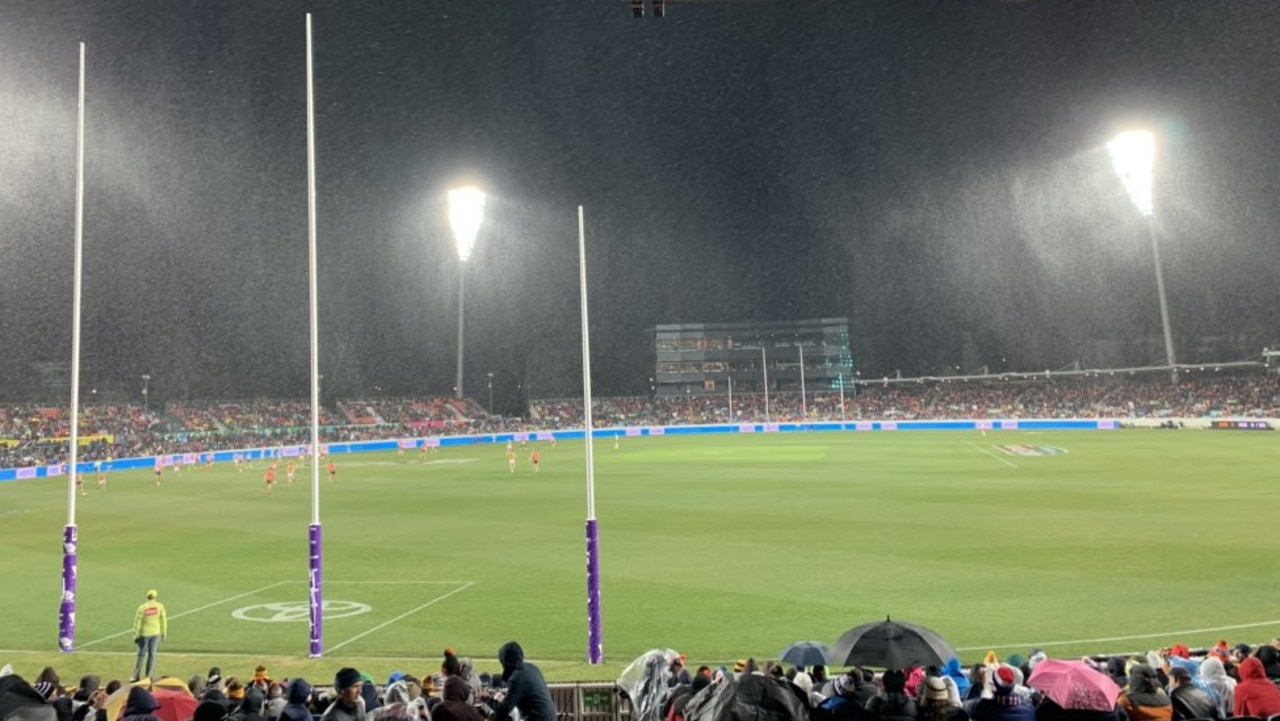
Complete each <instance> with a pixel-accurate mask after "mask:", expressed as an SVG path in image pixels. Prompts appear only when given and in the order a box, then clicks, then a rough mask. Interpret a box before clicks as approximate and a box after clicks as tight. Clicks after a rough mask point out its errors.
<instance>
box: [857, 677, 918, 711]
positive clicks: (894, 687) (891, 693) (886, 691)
mask: <svg viewBox="0 0 1280 721" xmlns="http://www.w3.org/2000/svg"><path fill="white" fill-rule="evenodd" d="M880 685H881V686H882V687H883V692H882V693H880V694H879V695H877V696H876V697H875V698H873V699H871V700H870V701H868V702H867V706H866V709H867V715H868V716H870V717H871V719H873V721H916V719H917V718H918V717H919V715H920V710H919V708H917V707H916V702H915V701H914V700H913V699H912V698H911V697H910V696H907V692H906V688H907V675H906V674H905V673H903V672H901V671H894V670H889V671H885V672H884V675H883V676H881V677H880Z"/></svg>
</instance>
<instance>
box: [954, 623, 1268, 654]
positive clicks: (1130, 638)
mask: <svg viewBox="0 0 1280 721" xmlns="http://www.w3.org/2000/svg"><path fill="white" fill-rule="evenodd" d="M1263 626H1280V619H1276V620H1274V621H1259V622H1258V623H1237V624H1234V625H1231V626H1214V627H1213V628H1189V629H1186V630H1183V631H1164V632H1162V633H1141V634H1137V635H1133V636H1111V637H1110V638H1082V639H1079V640H1076V641H1044V642H1041V643H1005V644H1000V645H998V646H966V647H965V648H957V649H956V650H957V651H983V650H989V649H997V648H1040V647H1042V646H1072V645H1076V644H1081V643H1109V642H1111V641H1137V640H1139V639H1144V638H1162V637H1165V636H1186V635H1188V634H1192V633H1209V632H1211V631H1212V632H1215V633H1216V632H1218V631H1236V630H1239V629H1242V628H1260V627H1263Z"/></svg>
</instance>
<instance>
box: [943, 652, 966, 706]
mask: <svg viewBox="0 0 1280 721" xmlns="http://www.w3.org/2000/svg"><path fill="white" fill-rule="evenodd" d="M942 675H944V676H946V677H948V678H950V679H951V680H952V681H955V682H956V691H958V692H959V693H960V699H961V700H964V699H966V698H968V696H969V687H970V686H971V684H970V683H969V677H968V676H967V675H966V674H965V672H964V667H962V666H961V665H960V659H959V658H957V657H952V658H951V660H950V661H947V662H946V663H945V664H944V665H943V666H942Z"/></svg>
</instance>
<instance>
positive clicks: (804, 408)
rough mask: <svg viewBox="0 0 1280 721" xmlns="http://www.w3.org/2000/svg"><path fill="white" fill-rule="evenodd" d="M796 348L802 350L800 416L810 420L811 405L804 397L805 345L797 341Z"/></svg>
mask: <svg viewBox="0 0 1280 721" xmlns="http://www.w3.org/2000/svg"><path fill="white" fill-rule="evenodd" d="M796 348H797V349H798V350H799V351H800V417H801V418H803V419H804V420H805V421H808V420H809V405H808V403H807V402H806V401H805V398H804V346H802V345H800V344H799V343H796Z"/></svg>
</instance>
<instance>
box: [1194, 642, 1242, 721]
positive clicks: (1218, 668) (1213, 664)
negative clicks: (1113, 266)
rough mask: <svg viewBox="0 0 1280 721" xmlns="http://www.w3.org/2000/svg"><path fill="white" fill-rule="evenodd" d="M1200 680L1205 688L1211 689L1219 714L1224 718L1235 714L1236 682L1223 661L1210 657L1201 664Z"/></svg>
mask: <svg viewBox="0 0 1280 721" xmlns="http://www.w3.org/2000/svg"><path fill="white" fill-rule="evenodd" d="M1200 680H1201V681H1202V682H1203V683H1204V685H1205V687H1207V688H1209V689H1211V690H1212V691H1213V692H1214V694H1215V696H1216V697H1217V702H1218V713H1219V714H1220V715H1221V716H1222V718H1228V717H1230V716H1232V715H1234V714H1235V704H1236V680H1235V679H1234V678H1231V677H1230V676H1228V675H1227V669H1226V667H1225V666H1223V665H1222V660H1221V659H1219V658H1217V657H1214V656H1210V657H1208V658H1206V659H1205V660H1203V661H1201V662H1200Z"/></svg>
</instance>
